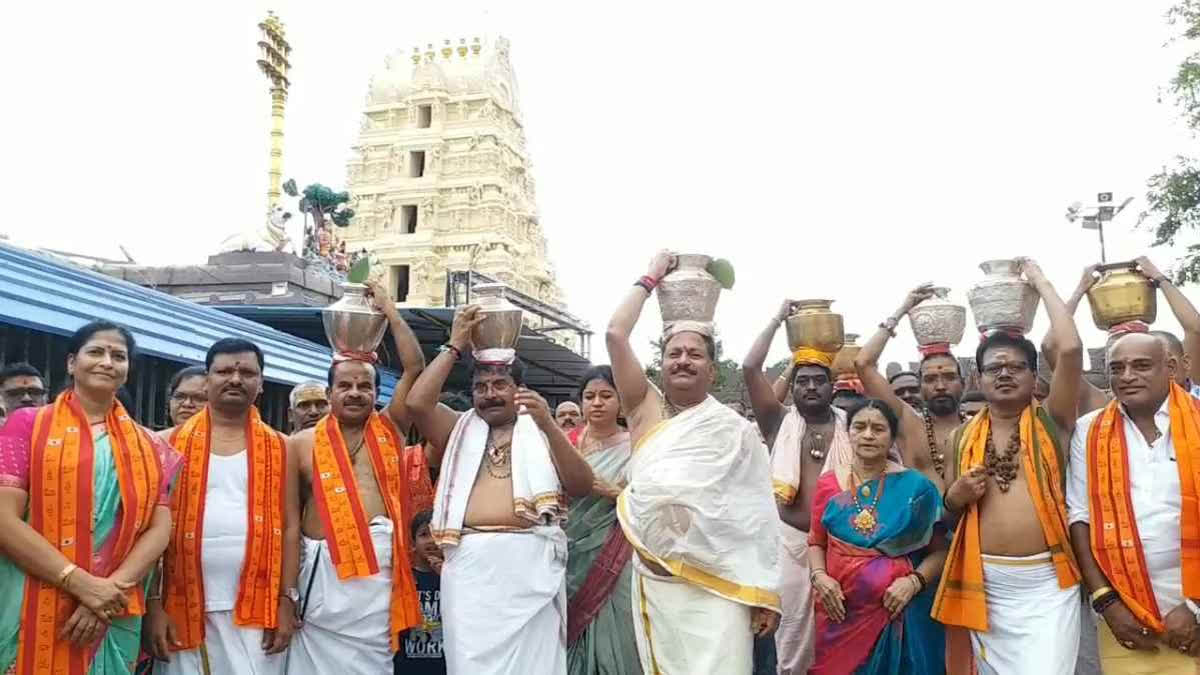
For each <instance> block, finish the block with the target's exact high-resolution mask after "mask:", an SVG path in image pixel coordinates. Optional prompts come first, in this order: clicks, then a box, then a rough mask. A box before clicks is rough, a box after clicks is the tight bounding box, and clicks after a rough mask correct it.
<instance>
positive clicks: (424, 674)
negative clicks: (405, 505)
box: [395, 511, 446, 675]
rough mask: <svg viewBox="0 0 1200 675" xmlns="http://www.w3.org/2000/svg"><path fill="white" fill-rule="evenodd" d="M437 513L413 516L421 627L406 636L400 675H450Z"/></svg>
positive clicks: (398, 654) (399, 656) (400, 653)
mask: <svg viewBox="0 0 1200 675" xmlns="http://www.w3.org/2000/svg"><path fill="white" fill-rule="evenodd" d="M432 519H433V511H422V512H420V513H418V514H417V515H415V516H413V519H412V524H411V526H410V527H409V531H410V534H411V536H412V540H413V551H415V552H416V555H414V556H413V559H412V566H413V577H415V579H416V581H417V601H418V602H419V603H420V604H421V616H422V618H423V621H422V622H421V625H419V626H415V627H413V628H411V629H409V630H408V631H406V632H405V633H404V635H403V636H401V639H400V649H399V650H397V652H396V660H395V664H396V675H446V657H445V656H443V655H442V590H441V589H442V584H441V579H440V578H439V576H438V575H439V574H441V571H442V551H441V549H440V548H438V545H437V544H436V543H434V541H433V535H432V534H431V533H430V532H429V522H430V521H431V520H432Z"/></svg>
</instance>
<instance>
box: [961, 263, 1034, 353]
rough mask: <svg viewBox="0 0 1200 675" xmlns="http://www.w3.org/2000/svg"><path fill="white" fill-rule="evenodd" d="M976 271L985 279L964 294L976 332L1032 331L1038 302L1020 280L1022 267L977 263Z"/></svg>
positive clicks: (1012, 264) (1030, 290)
mask: <svg viewBox="0 0 1200 675" xmlns="http://www.w3.org/2000/svg"><path fill="white" fill-rule="evenodd" d="M979 268H980V269H982V270H983V273H984V274H985V275H986V276H985V277H984V278H983V279H981V280H980V281H978V282H976V283H975V284H974V285H973V286H971V288H970V289H969V290H968V291H967V302H968V303H969V304H970V305H971V314H973V315H974V317H975V326H976V327H977V328H978V329H979V332H981V333H986V332H988V331H993V330H1003V331H1007V332H1018V333H1021V334H1022V335H1024V334H1025V333H1028V332H1029V330H1030V329H1031V328H1033V317H1034V315H1035V314H1037V306H1038V301H1039V300H1041V298H1040V297H1039V296H1038V293H1037V291H1036V290H1034V288H1033V286H1032V285H1031V284H1030V283H1029V282H1028V281H1025V280H1024V279H1022V278H1021V264H1020V263H1019V262H1018V261H1016V260H988V261H986V262H982V263H980V264H979Z"/></svg>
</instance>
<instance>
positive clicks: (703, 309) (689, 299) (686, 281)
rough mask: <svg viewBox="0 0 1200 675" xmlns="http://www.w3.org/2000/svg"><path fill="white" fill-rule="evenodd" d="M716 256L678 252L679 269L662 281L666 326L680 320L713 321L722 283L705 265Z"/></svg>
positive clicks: (660, 303) (660, 300)
mask: <svg viewBox="0 0 1200 675" xmlns="http://www.w3.org/2000/svg"><path fill="white" fill-rule="evenodd" d="M712 260H713V259H712V257H711V256H707V255H699V254H680V255H677V256H675V269H673V270H671V271H670V272H669V273H668V274H667V275H666V276H665V277H663V278H662V280H661V281H659V282H658V308H659V311H660V312H662V320H663V325H664V326H670V325H672V324H674V323H676V322H679V321H696V322H700V323H712V320H713V316H714V315H715V314H716V312H717V300H719V299H720V297H721V283H720V282H719V281H717V279H716V277H714V276H713V275H711V274H709V273H708V271H707V270H706V269H705V268H706V267H708V265H709V263H711V262H712Z"/></svg>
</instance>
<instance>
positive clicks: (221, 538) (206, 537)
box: [200, 450, 250, 612]
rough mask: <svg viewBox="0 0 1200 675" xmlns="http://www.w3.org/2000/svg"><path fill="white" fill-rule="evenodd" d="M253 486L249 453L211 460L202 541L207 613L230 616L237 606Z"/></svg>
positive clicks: (215, 456)
mask: <svg viewBox="0 0 1200 675" xmlns="http://www.w3.org/2000/svg"><path fill="white" fill-rule="evenodd" d="M249 483H250V476H249V467H247V466H246V451H245V450H243V451H241V452H239V453H238V454H236V455H227V456H226V455H217V454H210V455H209V456H208V492H207V494H206V495H205V497H204V533H203V536H202V537H201V539H200V569H201V571H202V573H203V574H204V611H206V612H228V611H231V610H233V606H234V605H235V604H236V603H237V594H238V584H239V583H240V581H241V576H242V563H243V562H245V559H246V536H247V533H248V531H249V528H248V525H249V523H248V522H247V518H248V517H249V516H248V515H247V514H248V513H249V510H250V507H249V496H248V494H247V492H246V490H247V488H248V486H249Z"/></svg>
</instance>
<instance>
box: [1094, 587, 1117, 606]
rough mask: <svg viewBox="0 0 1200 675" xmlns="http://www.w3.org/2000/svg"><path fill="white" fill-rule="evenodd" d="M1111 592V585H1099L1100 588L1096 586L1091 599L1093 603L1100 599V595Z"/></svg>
mask: <svg viewBox="0 0 1200 675" xmlns="http://www.w3.org/2000/svg"><path fill="white" fill-rule="evenodd" d="M1112 592H1113V589H1112V586H1101V587H1100V588H1097V589H1096V590H1094V591H1092V599H1091V601H1092V602H1093V603H1094V602H1096V601H1097V600H1099V599H1100V596H1102V595H1104V594H1105V593H1112Z"/></svg>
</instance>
